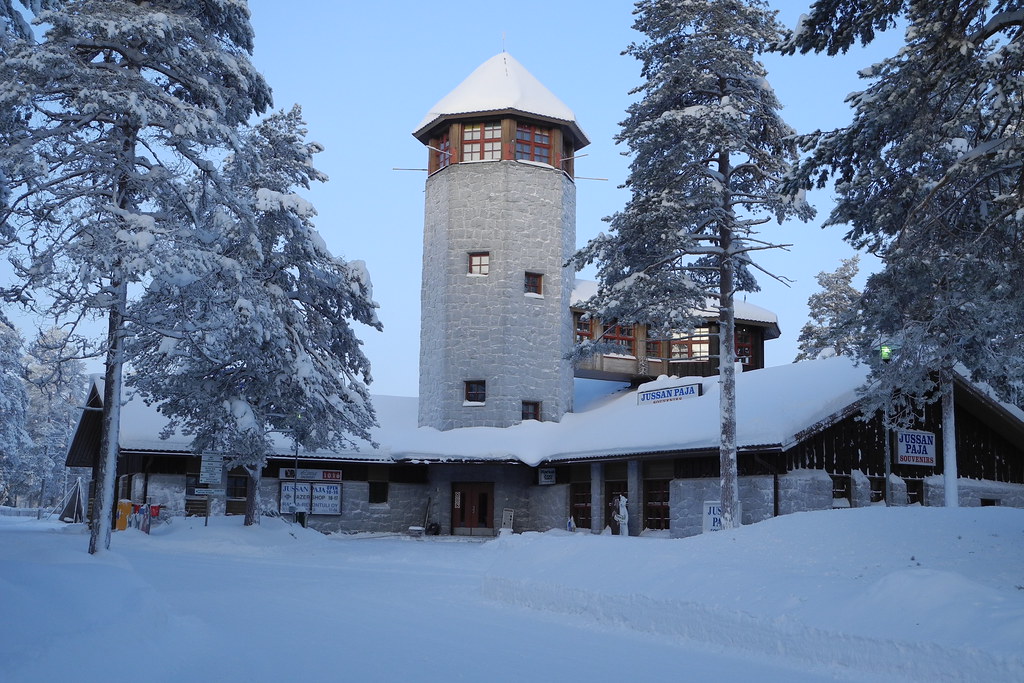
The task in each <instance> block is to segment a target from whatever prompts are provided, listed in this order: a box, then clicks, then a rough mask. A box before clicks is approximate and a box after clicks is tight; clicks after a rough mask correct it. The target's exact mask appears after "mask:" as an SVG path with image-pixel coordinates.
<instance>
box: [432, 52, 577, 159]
mask: <svg viewBox="0 0 1024 683" xmlns="http://www.w3.org/2000/svg"><path fill="white" fill-rule="evenodd" d="M491 112H493V113H504V112H520V113H523V114H530V115H532V116H535V117H537V118H541V119H545V120H549V121H552V122H558V123H561V124H563V125H565V126H566V127H568V128H569V129H570V130H571V131H572V133H573V135H575V136H576V142H577V144H576V148H577V149H579V148H580V147H583V146H585V145H588V144H590V140H588V139H587V136H586V135H585V134H584V133H583V131H582V130H581V129H580V127H579V124H577V123H576V115H575V114H573V113H572V110H571V109H569V107H567V106H566V105H565V103H564V102H562V101H561V100H560V99H558V98H557V97H555V95H554V94H553V93H552V92H551V91H550V90H548V89H547V88H546V87H544V85H543V84H542V83H541V82H540V81H538V80H537V79H536V78H534V76H533V74H531V73H530V72H529V71H527V70H526V68H525V67H524V66H523V65H522V64H520V63H519V62H518V61H516V60H515V59H514V58H513V57H512V55H510V54H509V53H507V52H501V53H499V54H497V55H495V56H493V57H491V58H490V59H488V60H487V61H486V62H484V63H483V64H481V65H480V66H478V67H477V69H476V71H474V72H473V73H471V74H470V75H469V76H468V77H466V80H464V81H462V83H460V84H459V85H458V87H456V88H455V90H452V91H451V92H450V93H448V94H447V95H445V96H444V97H442V98H441V99H440V100H439V101H438V103H437V104H435V105H434V106H433V107H431V108H430V112H429V113H428V114H427V115H426V117H424V119H423V121H421V122H420V125H418V126H417V127H416V130H414V131H413V135H415V136H416V137H417V138H419V139H420V140H421V141H424V142H426V136H427V134H428V133H429V132H430V130H431V129H432V128H433V127H434V126H435V125H436V124H437V123H438V122H440V121H442V120H444V119H448V118H452V117H463V116H466V115H472V114H487V113H491Z"/></svg>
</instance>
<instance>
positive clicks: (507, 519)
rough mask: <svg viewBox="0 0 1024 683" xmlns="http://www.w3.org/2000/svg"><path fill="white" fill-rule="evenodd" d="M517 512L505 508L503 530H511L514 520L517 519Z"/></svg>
mask: <svg viewBox="0 0 1024 683" xmlns="http://www.w3.org/2000/svg"><path fill="white" fill-rule="evenodd" d="M515 514H516V511H515V510H513V509H512V508H505V509H503V510H502V511H501V528H502V529H511V528H512V518H513V517H515Z"/></svg>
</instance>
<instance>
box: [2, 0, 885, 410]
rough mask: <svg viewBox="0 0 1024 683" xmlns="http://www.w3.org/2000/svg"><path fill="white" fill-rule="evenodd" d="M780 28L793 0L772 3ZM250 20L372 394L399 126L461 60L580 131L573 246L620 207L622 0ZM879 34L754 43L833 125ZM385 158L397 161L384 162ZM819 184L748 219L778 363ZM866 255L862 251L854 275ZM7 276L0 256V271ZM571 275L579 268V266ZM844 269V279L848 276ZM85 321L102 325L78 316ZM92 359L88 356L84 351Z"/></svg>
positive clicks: (793, 8) (396, 266) (394, 324)
mask: <svg viewBox="0 0 1024 683" xmlns="http://www.w3.org/2000/svg"><path fill="white" fill-rule="evenodd" d="M772 4H773V7H774V8H776V9H778V10H779V17H780V20H781V21H782V22H783V24H785V25H786V26H790V27H793V26H795V25H796V23H797V20H798V18H799V16H800V14H801V13H803V12H805V11H806V10H807V7H808V5H809V0H779V1H777V2H775V3H772ZM249 6H250V10H251V13H252V23H253V26H254V29H255V34H256V38H255V51H254V55H253V61H254V63H255V65H256V67H257V68H258V69H259V70H260V71H261V72H262V73H263V74H264V76H265V78H266V80H267V81H268V83H269V84H270V85H271V87H272V89H273V93H274V107H275V109H289V108H291V106H292V105H293V104H299V105H300V106H301V107H302V110H303V113H304V116H305V119H306V122H307V124H308V129H309V139H310V140H314V141H317V142H319V143H321V144H322V145H323V146H324V148H325V151H324V152H323V153H321V154H319V155H317V157H316V160H315V162H316V164H317V166H318V168H319V169H320V170H322V171H323V172H325V173H326V174H327V175H328V176H329V178H330V181H329V182H328V183H326V184H322V185H318V186H315V187H313V188H311V190H310V191H309V192H308V193H306V195H305V196H306V198H307V199H308V200H310V201H311V202H312V203H313V204H314V206H315V207H316V208H317V211H318V216H317V219H316V225H317V228H318V230H319V231H320V233H321V235H322V236H323V238H324V240H325V241H326V243H327V245H328V247H329V249H330V250H331V252H332V253H333V254H335V255H336V256H339V257H342V258H345V259H347V260H362V261H365V262H366V264H367V266H368V269H369V272H370V275H371V277H372V280H373V284H374V296H375V299H376V301H377V302H378V303H379V304H380V310H379V317H380V319H381V321H382V322H383V324H384V331H383V332H378V331H376V330H373V329H371V328H367V327H362V326H359V325H357V326H356V327H357V333H358V334H359V336H360V337H361V339H362V340H363V342H364V351H365V353H366V354H367V356H368V357H369V359H370V362H371V366H372V375H373V383H372V385H371V387H370V390H371V392H372V393H374V394H378V395H397V396H415V395H416V394H417V392H418V365H419V329H420V313H419V297H420V272H421V254H422V240H423V237H422V235H423V209H424V206H423V200H424V194H423V190H424V184H425V181H426V172H425V171H424V170H402V169H424V168H425V167H426V164H427V150H426V148H425V147H424V146H423V145H421V144H420V143H419V142H418V141H417V140H416V139H415V138H414V137H413V136H412V130H413V128H414V127H415V126H417V125H418V124H419V123H420V121H421V120H422V119H423V117H424V116H425V114H426V113H427V112H428V111H429V110H430V108H431V106H432V105H433V104H434V103H435V102H437V101H438V100H440V99H441V98H442V97H444V96H445V95H446V94H448V93H449V92H450V91H451V90H452V89H454V88H455V87H456V86H457V85H458V84H459V83H461V82H462V80H463V79H465V77H466V76H468V75H469V74H470V73H471V72H472V71H473V70H474V69H476V67H477V66H479V65H480V64H482V63H483V62H485V61H486V60H487V59H489V58H490V57H492V56H494V55H495V54H498V53H499V52H501V51H502V50H507V51H508V52H509V53H510V54H511V55H512V56H513V57H515V58H516V59H517V60H518V61H519V62H520V63H521V64H522V65H523V66H524V67H525V68H526V69H527V70H528V71H529V72H530V73H532V74H533V75H534V76H535V77H536V78H537V79H538V80H539V81H540V82H541V83H542V84H544V85H545V86H546V87H547V88H548V89H549V90H551V91H552V92H553V93H554V94H555V95H556V96H557V97H558V98H560V99H561V100H562V101H563V102H564V103H565V104H566V105H568V106H569V107H570V108H571V109H572V110H573V111H574V112H575V114H576V118H577V121H578V122H579V124H580V125H581V127H582V128H583V130H584V131H585V132H586V134H587V135H588V137H589V138H590V140H591V144H590V145H589V146H588V147H586V148H585V149H583V150H582V153H583V154H585V155H586V156H583V157H582V158H578V159H577V160H576V174H577V198H576V199H577V215H576V236H577V245H578V246H583V245H584V244H585V243H586V242H587V241H588V240H589V239H591V238H593V237H594V236H596V235H597V234H599V233H600V232H601V231H602V230H604V229H605V227H606V226H605V223H604V222H603V221H602V219H603V218H605V217H607V216H610V215H612V214H613V213H614V212H616V211H618V210H620V209H622V208H623V207H624V206H625V204H626V201H627V200H628V193H627V191H626V190H624V189H623V188H622V187H621V186H622V184H623V182H624V181H625V179H626V177H627V174H628V164H629V159H628V157H627V156H625V155H624V152H625V151H626V150H625V148H624V147H622V146H620V145H616V144H615V142H614V137H615V135H616V134H617V133H618V132H619V122H620V121H621V120H622V119H623V118H624V117H625V110H626V108H627V106H628V105H629V104H630V102H631V101H632V99H633V96H631V95H630V90H631V89H632V88H634V87H636V86H637V85H639V84H640V83H641V79H640V68H639V67H640V65H639V63H638V62H637V61H636V60H635V59H633V58H632V57H628V56H624V55H622V54H621V53H622V51H623V49H625V48H626V47H627V46H628V45H629V44H630V42H632V41H634V40H638V39H640V38H641V36H640V34H638V33H636V32H634V31H633V30H632V28H631V26H632V22H633V17H632V10H633V4H632V3H630V2H625V1H620V2H612V1H608V2H593V1H592V0H559V1H558V2H544V1H540V0H520V1H518V2H516V3H515V4H514V7H513V6H509V5H507V4H502V3H479V4H477V5H475V6H472V7H468V6H466V7H460V8H457V9H449V10H445V11H441V10H440V9H439V8H438V7H437V6H435V5H431V4H429V3H422V2H412V1H407V0H392V1H389V2H370V3H352V2H310V3H304V6H303V9H302V11H296V10H295V6H294V5H293V4H289V3H281V2H276V1H271V0H250V2H249ZM893 33H894V32H890V33H889V34H883V35H882V36H881V37H880V38H877V39H876V42H875V44H873V45H871V46H869V47H868V48H867V49H857V50H853V51H851V53H850V54H847V55H842V56H839V57H835V58H830V57H826V56H824V55H810V56H806V55H800V56H792V57H782V56H778V55H766V56H764V57H763V61H764V63H765V64H766V66H767V67H768V70H769V74H768V80H769V82H770V83H771V84H772V86H773V87H774V88H775V90H776V92H777V94H778V95H779V98H780V100H781V101H782V103H783V105H784V110H783V112H782V114H783V117H784V118H785V119H786V120H787V122H788V123H789V124H790V125H791V126H792V127H793V128H795V129H796V130H797V131H798V132H810V131H812V130H815V129H818V128H820V129H826V130H827V129H830V128H835V127H837V126H841V125H844V124H845V123H847V122H848V121H849V120H850V117H851V113H850V110H849V108H848V107H847V105H846V104H844V102H843V100H844V98H845V97H846V95H847V94H848V93H850V92H854V91H856V90H859V89H862V88H863V87H864V82H863V81H860V80H859V79H858V78H857V75H856V73H857V70H858V69H861V68H864V67H866V66H868V65H870V64H872V63H874V62H876V61H879V60H880V59H882V58H884V57H885V56H888V55H890V54H892V53H893V52H895V50H896V49H897V47H898V43H899V41H900V38H901V36H900V35H894V34H893ZM396 169H398V170H396ZM830 197H831V195H830V193H829V192H828V191H816V192H812V193H811V195H810V200H811V202H812V204H814V205H815V206H816V207H817V209H818V216H817V217H816V218H815V219H814V220H812V221H810V222H808V223H800V222H798V221H790V222H788V223H786V224H784V225H782V226H779V225H777V224H774V223H772V224H769V225H768V226H765V227H764V228H762V233H761V234H762V236H763V237H764V238H765V239H768V240H771V241H774V242H777V243H783V244H791V245H792V246H791V247H789V248H788V250H787V251H780V250H773V251H769V252H762V253H761V255H760V256H759V257H758V260H757V261H758V263H759V264H761V265H762V266H764V267H765V268H766V269H767V270H768V271H770V272H772V273H774V274H776V275H778V276H780V277H784V278H787V279H788V280H791V281H792V282H791V283H790V284H789V285H788V286H786V285H783V284H781V283H779V282H776V281H774V280H772V279H770V278H767V277H764V276H762V277H761V278H760V283H761V286H762V291H761V292H758V293H753V294H749V295H747V299H748V301H750V302H751V303H755V304H757V305H759V306H761V307H763V308H767V309H769V310H771V311H774V312H775V313H776V314H777V315H778V317H779V326H780V328H781V330H782V337H781V338H779V339H776V340H771V341H769V342H767V343H766V345H765V353H766V364H767V365H769V366H771V365H781V364H785V363H789V362H791V361H792V360H793V358H794V357H795V356H796V352H797V337H798V335H799V331H800V328H801V326H802V325H803V324H804V322H805V321H806V317H807V307H806V303H807V298H808V297H809V296H810V295H811V294H813V293H814V292H815V291H817V290H818V286H817V282H816V280H815V275H816V274H817V273H819V272H822V271H832V270H835V269H836V268H837V267H838V266H839V265H840V260H841V259H844V258H848V257H850V256H851V255H853V253H854V252H853V250H852V248H851V247H849V246H848V245H847V244H845V243H844V242H843V241H842V235H843V233H844V232H845V231H844V230H843V229H842V228H841V227H833V228H828V229H825V230H823V229H821V227H820V226H821V223H822V221H823V220H824V218H825V217H826V216H827V214H828V210H829V207H830V204H831V199H830ZM871 267H872V259H871V258H870V257H869V258H866V259H862V276H861V278H860V281H859V282H861V283H862V282H863V277H864V273H865V272H866V271H867V270H869V269H870V268H871ZM0 272H2V273H3V274H4V275H6V276H9V272H10V270H9V268H7V267H6V266H4V267H3V269H2V270H0ZM580 277H585V278H593V277H594V271H593V270H592V269H591V270H588V271H583V272H582V273H581V274H580ZM855 284H859V283H858V282H855ZM8 313H9V314H11V317H12V319H13V321H14V322H15V325H16V326H17V327H18V328H19V329H20V330H21V332H22V335H23V336H24V337H25V338H26V339H27V340H31V339H33V338H34V337H35V332H34V327H35V323H36V321H33V320H31V319H29V318H26V317H25V316H23V315H19V314H18V312H17V311H13V310H8ZM94 329H95V332H94V334H95V335H96V336H100V335H101V334H102V333H103V331H104V330H105V324H103V323H96V324H95V325H94ZM87 368H88V370H89V371H90V372H101V371H102V365H101V363H100V361H98V360H93V361H90V362H88V363H87Z"/></svg>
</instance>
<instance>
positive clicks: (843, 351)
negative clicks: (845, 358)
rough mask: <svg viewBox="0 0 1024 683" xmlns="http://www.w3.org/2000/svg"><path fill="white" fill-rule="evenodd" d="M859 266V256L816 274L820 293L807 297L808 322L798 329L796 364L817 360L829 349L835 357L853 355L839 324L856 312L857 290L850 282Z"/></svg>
mask: <svg viewBox="0 0 1024 683" xmlns="http://www.w3.org/2000/svg"><path fill="white" fill-rule="evenodd" d="M859 267H860V256H857V255H854V256H851V257H850V258H848V259H843V260H842V262H841V264H840V266H839V268H837V269H836V270H834V271H833V272H831V273H826V272H824V271H822V272H820V273H818V275H817V276H816V279H817V280H818V286H819V287H821V291H820V292H815V293H814V294H812V295H811V296H810V297H808V298H807V309H808V318H809V320H808V321H807V322H806V323H804V326H803V327H802V328H800V337H799V338H798V339H797V345H798V348H799V353H797V356H796V358H795V359H794V362H795V361H801V360H808V359H811V358H818V357H819V356H820V355H821V354H822V353H823V352H828V350H832V351H833V352H834V353H835V354H836V355H840V356H842V355H848V354H850V353H852V351H853V349H852V345H853V343H854V340H853V339H851V338H850V334H849V332H848V331H844V330H840V328H839V325H840V323H841V322H842V321H843V320H844V319H845V318H846V317H847V316H849V315H850V314H851V313H853V312H855V311H856V310H857V301H858V299H859V298H860V291H859V290H857V289H855V288H854V286H853V284H852V282H853V278H855V277H856V276H857V270H858V269H859Z"/></svg>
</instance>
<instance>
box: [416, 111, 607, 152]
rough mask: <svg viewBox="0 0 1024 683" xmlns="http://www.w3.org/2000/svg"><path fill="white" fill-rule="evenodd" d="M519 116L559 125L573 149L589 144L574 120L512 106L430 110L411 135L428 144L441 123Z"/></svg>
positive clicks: (588, 140)
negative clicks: (465, 109)
mask: <svg viewBox="0 0 1024 683" xmlns="http://www.w3.org/2000/svg"><path fill="white" fill-rule="evenodd" d="M495 117H498V118H501V117H509V118H521V117H526V118H528V119H531V120H533V121H538V122H541V123H547V124H550V125H552V126H559V127H561V128H562V129H564V130H565V131H567V132H568V133H569V134H570V135H572V138H573V143H574V144H573V149H576V150H579V149H583V148H584V147H586V146H587V145H589V144H590V138H588V137H587V134H586V133H584V132H583V129H582V128H580V125H579V124H578V123H576V122H575V121H568V120H566V119H559V118H554V117H551V116H545V115H543V114H538V113H537V112H532V111H527V110H525V109H517V108H514V107H506V108H503V109H483V110H473V111H461V112H446V113H443V114H442V113H437V112H431V113H430V114H428V115H427V119H424V122H423V123H422V124H420V126H419V127H418V128H417V129H416V130H414V131H413V133H412V134H413V136H414V137H415V138H416V139H417V140H419V141H420V142H422V143H423V144H424V145H427V144H430V138H431V137H432V136H433V135H436V133H437V129H438V128H440V127H442V125H443V124H447V123H449V122H451V121H466V120H468V119H474V118H495Z"/></svg>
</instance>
